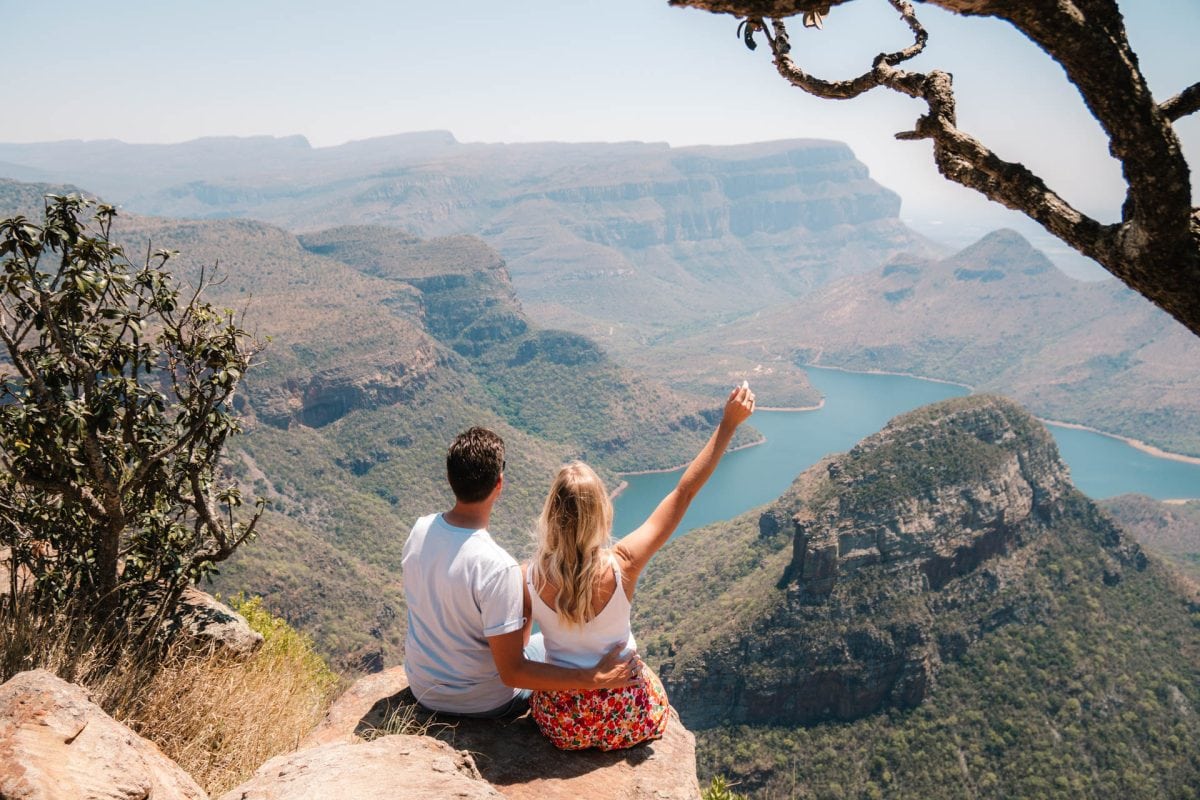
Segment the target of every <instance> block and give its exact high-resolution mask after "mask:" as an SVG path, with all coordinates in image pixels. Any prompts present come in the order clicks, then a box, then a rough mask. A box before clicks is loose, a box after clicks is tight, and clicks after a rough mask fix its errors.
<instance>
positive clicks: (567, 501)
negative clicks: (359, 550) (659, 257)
mask: <svg viewBox="0 0 1200 800" xmlns="http://www.w3.org/2000/svg"><path fill="white" fill-rule="evenodd" d="M753 411H754V393H753V392H751V391H750V388H749V386H748V385H747V384H745V383H743V384H742V385H741V387H739V388H737V389H734V390H733V392H732V393H731V394H730V395H729V399H728V400H727V401H726V403H725V413H724V415H723V416H722V418H721V422H720V424H719V425H718V426H717V429H716V431H714V432H713V435H712V436H711V437H710V438H709V440H708V443H707V444H706V445H704V448H703V449H702V450H701V451H700V454H699V455H697V456H696V458H695V459H694V460H693V461H692V463H691V464H689V465H688V468H687V469H686V470H685V471H684V473H683V477H681V478H680V479H679V484H678V485H677V486H676V487H675V488H674V489H673V490H672V491H671V493H670V494H668V495H667V496H666V497H665V498H663V500H662V502H661V503H659V504H658V508H656V509H655V510H654V513H652V514H651V515H650V517H649V518H648V519H647V520H646V521H645V522H644V523H642V525H641V527H639V528H638V529H637V530H635V531H634V532H633V533H631V534H629V535H628V536H626V537H625V538H624V539H622V540H621V541H620V542H618V543H617V545H616V546H615V547H613V546H612V535H611V532H612V502H611V501H610V500H609V497H608V491H607V490H606V489H605V488H604V483H603V482H602V481H601V480H600V478H599V477H598V476H597V475H596V473H595V472H593V471H592V469H591V467H589V466H588V465H587V464H584V463H582V462H579V461H576V462H573V463H571V464H567V465H566V466H564V467H563V468H562V469H561V470H559V473H558V477H556V478H555V480H554V484H553V486H551V488H550V495H549V497H547V498H546V505H545V507H544V508H543V509H542V516H541V519H540V520H539V522H538V547H537V551H536V552H535V553H534V556H533V559H532V560H531V561H530V563H529V564H528V565H527V567H526V570H525V573H526V574H525V608H526V611H527V613H526V616H527V618H531V619H532V620H533V621H536V622H537V623H538V625H539V626H540V627H541V629H542V635H543V637H544V639H545V645H546V660H547V661H548V662H549V663H552V664H559V665H561V666H570V667H588V666H591V665H593V664H595V663H596V661H597V660H598V659H599V658H600V657H601V656H602V655H604V654H605V653H607V652H608V651H609V650H610V649H612V648H613V646H614V645H617V644H620V643H625V647H626V651H627V652H631V651H633V650H634V649H635V648H636V646H637V645H636V642H634V639H633V634H632V632H631V631H630V627H629V612H630V607H631V605H630V604H631V603H632V601H633V592H634V588H635V587H636V585H637V580H638V576H639V575H641V573H642V570H643V569H644V568H645V566H646V564H647V562H649V561H650V557H651V556H653V555H654V554H655V553H656V552H657V551H658V549H659V548H660V547H662V546H663V544H664V543H665V542H666V541H667V539H669V538H670V537H671V534H672V533H674V532H675V528H676V527H678V526H679V522H680V520H682V519H683V515H684V512H686V511H687V509H688V506H689V505H690V504H691V502H692V499H693V498H694V497H695V496H696V493H697V492H699V491H700V487H702V486H703V485H704V483H705V482H706V481H707V480H708V478H709V476H710V475H712V473H713V470H714V469H716V466H717V462H719V461H720V460H721V456H722V455H724V453H725V450H726V448H728V446H729V442H730V440H731V439H732V438H733V433H734V431H735V430H737V426H738V425H740V424H741V423H742V422H744V421H745V420H746V419H747V418H748V417H749V416H750V414H751V413H753ZM529 706H530V709H531V710H532V712H533V718H534V720H536V721H537V724H538V727H539V728H541V731H542V733H543V734H545V735H546V736H547V737H549V738H550V740H551V741H553V742H554V744H555V745H556V746H557V747H559V748H560V749H563V750H582V749H585V748H588V747H599V748H600V749H601V750H617V749H621V748H624V747H632V746H633V745H635V744H638V743H639V742H644V741H646V740H648V739H657V738H658V737H660V736H662V734H663V731H664V730H666V727H667V722H668V721H669V715H670V706H669V705H668V702H667V696H666V692H664V691H663V687H662V684H661V683H660V682H659V680H658V676H656V675H655V674H654V673H653V672H651V671H650V669H649V668H647V667H645V666H644V665H643V666H642V668H641V672H640V674H639V676H638V683H637V684H635V685H633V686H629V687H626V688H624V689H593V690H588V691H565V692H534V693H533V696H532V697H531V698H530V700H529Z"/></svg>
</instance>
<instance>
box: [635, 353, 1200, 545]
mask: <svg viewBox="0 0 1200 800" xmlns="http://www.w3.org/2000/svg"><path fill="white" fill-rule="evenodd" d="M806 370H807V372H808V376H809V380H810V381H811V382H812V384H813V385H814V386H815V387H816V388H817V389H818V390H819V391H820V392H821V394H822V395H823V396H824V398H825V404H824V406H823V407H822V408H820V409H818V410H816V411H796V412H790V411H756V412H755V414H754V416H753V417H751V419H750V424H752V425H753V426H754V427H755V428H757V429H758V430H759V431H761V432H762V433H763V435H764V436H765V437H766V442H764V443H763V444H761V445H758V446H755V447H749V448H746V449H744V450H738V451H736V452H733V453H729V454H728V455H726V456H725V458H724V459H722V461H721V464H720V466H719V467H718V468H717V471H716V472H715V473H713V476H712V478H711V479H709V482H708V484H707V485H706V486H705V487H704V490H703V491H701V492H700V495H699V496H698V497H697V498H696V500H695V501H694V502H693V503H692V507H691V508H690V509H688V513H687V516H686V517H685V518H684V520H683V524H681V525H680V527H679V530H678V531H677V532H676V535H678V534H680V533H684V532H686V531H689V530H691V529H693V528H698V527H701V526H703V525H708V524H709V523H712V522H717V521H720V520H724V519H729V518H731V517H735V516H737V515H738V514H741V513H742V512H744V511H747V510H749V509H751V508H754V507H755V506H760V505H762V504H764V503H768V502H770V501H772V500H774V499H775V498H777V497H778V496H779V495H781V494H782V493H783V491H784V490H785V489H786V488H787V487H788V486H789V485H790V484H791V482H792V481H793V480H794V479H795V477H796V476H797V475H799V474H800V473H801V472H803V471H804V470H805V469H807V468H808V467H810V466H812V465H813V464H814V463H816V462H817V461H818V460H819V459H820V458H821V457H822V456H825V455H827V454H829V453H838V452H843V451H845V450H848V449H850V448H851V447H853V446H854V444H855V443H856V442H858V441H859V440H860V439H862V438H863V437H864V436H868V435H870V434H872V433H874V432H875V431H877V430H879V429H880V428H882V427H883V426H884V424H885V423H886V422H887V421H888V420H889V419H891V418H892V417H894V416H896V415H897V414H902V413H904V412H905V411H911V410H912V409H914V408H917V407H919V406H923V405H926V404H928V403H933V402H937V401H938V400H945V399H946V398H949V397H959V396H961V395H965V394H967V393H968V390H967V389H966V388H964V387H961V386H956V385H954V384H949V383H939V382H936V381H928V380H922V379H920V378H910V377H906V376H901V375H879V374H867V373H856V372H842V371H838V370H831V369H818V368H813V367H808V368H806ZM760 401H762V402H764V403H765V402H768V399H767V398H760ZM1050 431H1051V433H1052V434H1053V435H1054V438H1055V439H1056V440H1057V442H1058V447H1059V451H1060V452H1061V453H1062V456H1063V459H1064V460H1065V461H1066V462H1067V464H1068V465H1069V466H1070V468H1071V477H1072V479H1073V480H1074V482H1075V485H1076V486H1078V487H1079V488H1080V489H1081V490H1082V491H1083V492H1084V493H1085V494H1087V495H1089V496H1091V497H1096V498H1103V497H1111V496H1113V495H1117V494H1124V493H1126V492H1139V493H1141V494H1146V495H1149V496H1151V497H1157V498H1159V499H1170V498H1183V497H1200V465H1197V464H1189V463H1184V462H1180V461H1171V460H1168V459H1164V458H1157V457H1155V456H1152V455H1149V454H1148V453H1145V452H1142V451H1141V450H1138V449H1136V448H1134V447H1131V446H1130V445H1128V444H1125V443H1124V442H1122V441H1120V440H1117V439H1113V438H1112V437H1108V436H1104V435H1102V434H1098V433H1092V432H1090V431H1081V430H1074V429H1070V428H1063V427H1059V426H1056V425H1051V426H1050ZM626 480H627V481H628V482H629V485H628V487H626V489H625V491H623V492H622V493H621V495H620V496H619V497H618V498H617V500H616V502H615V504H614V505H615V515H616V517H615V520H614V523H613V532H614V534H615V535H616V536H618V537H620V536H623V535H625V534H626V533H628V532H629V531H631V530H633V528H635V527H637V525H639V524H640V523H641V522H642V520H644V519H645V518H646V517H647V516H648V515H649V514H650V512H651V511H653V510H654V507H655V505H657V504H658V502H659V501H660V500H661V499H662V498H663V496H664V495H666V493H667V492H669V491H670V490H671V488H672V487H673V486H674V485H675V483H676V481H678V480H679V473H678V472H664V473H655V474H650V475H630V476H628V477H627V478H626Z"/></svg>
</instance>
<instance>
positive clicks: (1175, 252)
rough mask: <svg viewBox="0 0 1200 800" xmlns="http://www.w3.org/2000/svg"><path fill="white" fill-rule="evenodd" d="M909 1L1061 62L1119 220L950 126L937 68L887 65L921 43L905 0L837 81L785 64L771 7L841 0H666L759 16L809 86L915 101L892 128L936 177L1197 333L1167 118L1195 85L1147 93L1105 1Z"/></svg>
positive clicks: (1183, 200) (1187, 221) (1189, 103)
mask: <svg viewBox="0 0 1200 800" xmlns="http://www.w3.org/2000/svg"><path fill="white" fill-rule="evenodd" d="M918 1H919V2H923V3H927V4H928V5H935V6H938V7H939V8H943V9H946V10H948V11H951V12H954V13H957V14H963V15H969V16H990V17H994V18H997V19H1001V20H1004V21H1006V22H1008V23H1010V24H1011V25H1013V26H1014V27H1015V28H1017V29H1018V30H1019V31H1021V32H1022V33H1023V34H1025V35H1026V36H1027V37H1029V38H1030V39H1031V40H1032V41H1033V42H1034V43H1035V44H1037V45H1038V46H1039V47H1041V48H1042V50H1044V51H1045V52H1046V53H1047V54H1048V55H1049V56H1050V57H1051V58H1052V59H1054V60H1055V61H1056V62H1058V63H1059V65H1061V66H1062V68H1063V69H1064V70H1065V71H1066V74H1067V78H1068V79H1069V80H1070V81H1071V82H1072V83H1073V84H1074V85H1075V86H1076V87H1077V88H1078V89H1079V92H1080V95H1081V96H1082V98H1083V101H1084V103H1085V104H1086V105H1087V107H1088V109H1089V110H1090V111H1091V112H1092V114H1093V115H1094V116H1095V117H1096V119H1097V120H1098V121H1099V123H1100V125H1101V127H1102V128H1103V129H1104V131H1105V133H1106V134H1107V136H1108V140H1109V150H1110V152H1111V153H1112V155H1113V156H1114V157H1115V158H1116V159H1117V160H1118V161H1119V162H1120V163H1121V168H1122V172H1123V174H1124V177H1125V183H1126V187H1127V193H1126V201H1125V205H1124V207H1123V209H1122V219H1121V222H1120V224H1117V225H1103V224H1101V223H1099V222H1097V221H1096V220H1093V219H1091V218H1089V217H1088V216H1086V215H1085V214H1082V213H1081V212H1079V211H1078V210H1077V209H1075V208H1073V207H1072V206H1071V205H1070V204H1069V203H1067V202H1066V201H1065V200H1064V199H1063V198H1062V197H1061V196H1059V195H1058V194H1057V193H1055V192H1053V191H1052V190H1050V189H1049V188H1048V187H1047V186H1046V184H1045V182H1044V181H1043V180H1042V179H1041V178H1040V177H1038V176H1037V175H1036V174H1034V173H1033V172H1032V171H1030V170H1029V169H1027V168H1025V167H1024V166H1023V165H1021V164H1018V163H1014V162H1008V161H1004V160H1003V159H1001V158H999V157H998V156H997V155H996V154H995V153H993V152H992V151H991V150H989V149H988V148H987V147H986V146H984V144H983V143H982V142H980V141H979V140H977V139H975V138H973V137H971V136H969V135H967V134H966V133H964V132H962V131H960V130H959V129H958V128H957V124H956V120H955V100H954V93H953V89H952V86H951V78H950V76H949V75H948V74H947V73H945V72H942V71H939V70H933V71H930V72H928V73H920V72H906V71H904V70H900V69H898V68H897V66H896V65H897V64H899V63H901V62H902V61H904V60H906V59H907V58H911V57H912V55H915V54H916V53H918V52H921V50H922V49H923V47H924V44H925V36H924V31H923V29H922V28H921V26H920V24H919V23H917V22H916V18H915V16H913V13H912V7H911V4H910V3H909V2H906V1H905V0H890V2H891V4H892V6H893V7H894V8H896V9H897V10H899V11H900V12H901V16H902V17H903V18H904V20H905V21H906V23H907V24H908V25H909V27H910V28H911V29H912V30H913V32H914V34H915V35H916V40H915V41H914V43H913V45H912V46H911V47H909V48H907V49H906V50H902V51H899V52H897V53H892V54H880V55H879V56H877V57H876V58H875V60H874V62H873V64H872V68H871V70H870V71H868V72H865V73H863V74H862V75H860V76H858V77H856V78H852V79H850V80H845V81H825V80H822V79H820V78H816V77H814V76H812V75H809V74H807V73H806V72H804V70H803V69H801V68H800V67H799V66H797V65H796V64H795V63H794V62H793V61H792V59H791V58H790V57H789V56H788V51H789V50H790V45H789V43H788V40H787V32H786V29H785V28H784V26H783V24H782V22H781V21H780V20H779V18H781V17H786V16H792V15H796V14H801V13H805V14H808V13H818V14H824V13H827V12H828V11H829V9H830V8H831V7H834V6H839V5H843V4H844V3H846V2H850V0H831V1H830V2H816V1H815V0H670V2H671V5H682V6H690V7H694V8H702V9H706V10H708V11H713V12H719V13H729V14H734V15H737V16H742V17H746V18H747V20H748V21H750V22H752V23H754V24H755V25H757V26H762V21H763V20H764V19H768V18H769V19H771V20H772V24H773V26H774V28H775V35H774V37H772V36H768V37H767V38H768V41H769V42H770V44H771V49H772V53H773V55H774V61H775V67H776V69H777V70H778V71H779V74H780V75H781V76H783V78H784V79H785V80H787V81H788V82H790V83H791V84H793V85H794V86H797V87H798V88H800V89H803V90H804V91H806V92H808V93H810V94H813V95H815V96H817V97H822V98H827V99H847V98H852V97H857V96H859V95H861V94H863V93H865V92H868V91H870V90H871V89H874V88H875V87H877V86H886V87H887V88H889V89H892V90H894V91H897V92H901V93H903V94H906V95H908V96H910V97H914V98H918V99H921V100H924V101H925V102H926V104H927V105H928V107H929V113H927V114H926V115H924V116H922V117H921V118H920V119H919V120H918V121H917V124H916V126H915V128H914V130H913V131H910V132H906V133H902V134H898V136H897V138H900V139H930V140H931V141H932V143H933V150H934V160H935V163H936V164H937V167H938V170H939V171H940V172H941V173H942V175H944V176H945V177H946V178H948V179H950V180H952V181H955V182H956V183H959V184H962V185H963V186H967V187H969V188H972V189H975V190H977V191H979V192H981V193H982V194H984V195H985V196H987V197H988V198H990V199H992V200H995V201H997V202H999V203H1001V204H1003V205H1005V206H1007V207H1008V208H1011V209H1013V210H1015V211H1019V212H1021V213H1023V214H1025V215H1026V216H1028V217H1029V218H1030V219H1033V220H1035V221H1037V222H1038V223H1040V224H1041V225H1042V226H1043V227H1044V228H1045V229H1046V230H1047V231H1049V232H1050V233H1051V234H1053V235H1054V236H1056V237H1058V238H1059V239H1061V240H1062V241H1063V242H1065V243H1067V244H1068V245H1070V246H1071V247H1073V248H1074V249H1076V250H1078V251H1079V252H1080V253H1083V254H1084V255H1087V256H1089V257H1091V258H1093V259H1095V260H1096V261H1097V262H1099V263H1100V264H1101V265H1102V266H1103V267H1104V268H1105V269H1107V270H1108V271H1109V272H1111V273H1112V274H1113V275H1115V276H1116V277H1118V278H1120V279H1121V280H1122V281H1123V282H1124V283H1126V284H1127V285H1128V286H1129V287H1130V288H1132V289H1134V290H1135V291H1137V292H1139V293H1141V294H1142V295H1143V296H1145V297H1146V298H1148V299H1149V300H1151V301H1152V302H1153V303H1155V304H1156V305H1158V306H1159V307H1160V308H1162V309H1164V310H1165V311H1167V312H1168V313H1169V314H1171V315H1172V316H1173V317H1175V319H1177V320H1178V321H1179V322H1181V323H1183V324H1184V325H1185V326H1186V327H1187V328H1188V329H1189V330H1191V331H1192V332H1193V333H1195V334H1196V335H1200V301H1198V299H1197V288H1196V287H1198V286H1200V214H1197V212H1196V210H1195V209H1193V208H1192V204H1191V179H1190V173H1189V170H1188V165H1187V161H1186V160H1185V159H1184V157H1183V152H1182V148H1181V147H1180V144H1179V139H1178V137H1177V136H1176V134H1175V130H1174V128H1173V127H1172V125H1171V122H1172V121H1174V120H1177V119H1179V118H1181V117H1183V116H1186V115H1188V114H1191V113H1193V112H1195V111H1197V110H1200V84H1196V85H1193V86H1190V87H1188V88H1187V89H1185V90H1183V91H1182V92H1180V93H1179V94H1178V95H1176V96H1175V97H1172V98H1170V99H1169V100H1167V101H1166V102H1164V103H1162V104H1161V105H1159V104H1157V103H1155V102H1154V99H1153V96H1152V94H1151V92H1150V90H1149V87H1148V86H1147V85H1146V81H1145V78H1144V77H1143V75H1142V73H1141V71H1140V69H1139V67H1138V60H1137V56H1136V54H1135V53H1134V52H1133V50H1132V48H1130V46H1129V42H1128V39H1127V37H1126V35H1125V29H1124V23H1123V19H1122V17H1121V13H1120V9H1119V8H1118V7H1117V3H1116V0H1086V1H1084V0H1075V2H1069V3H1068V2H1062V0H1023V2H1013V1H1012V0H918ZM763 27H764V28H765V26H763Z"/></svg>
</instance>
